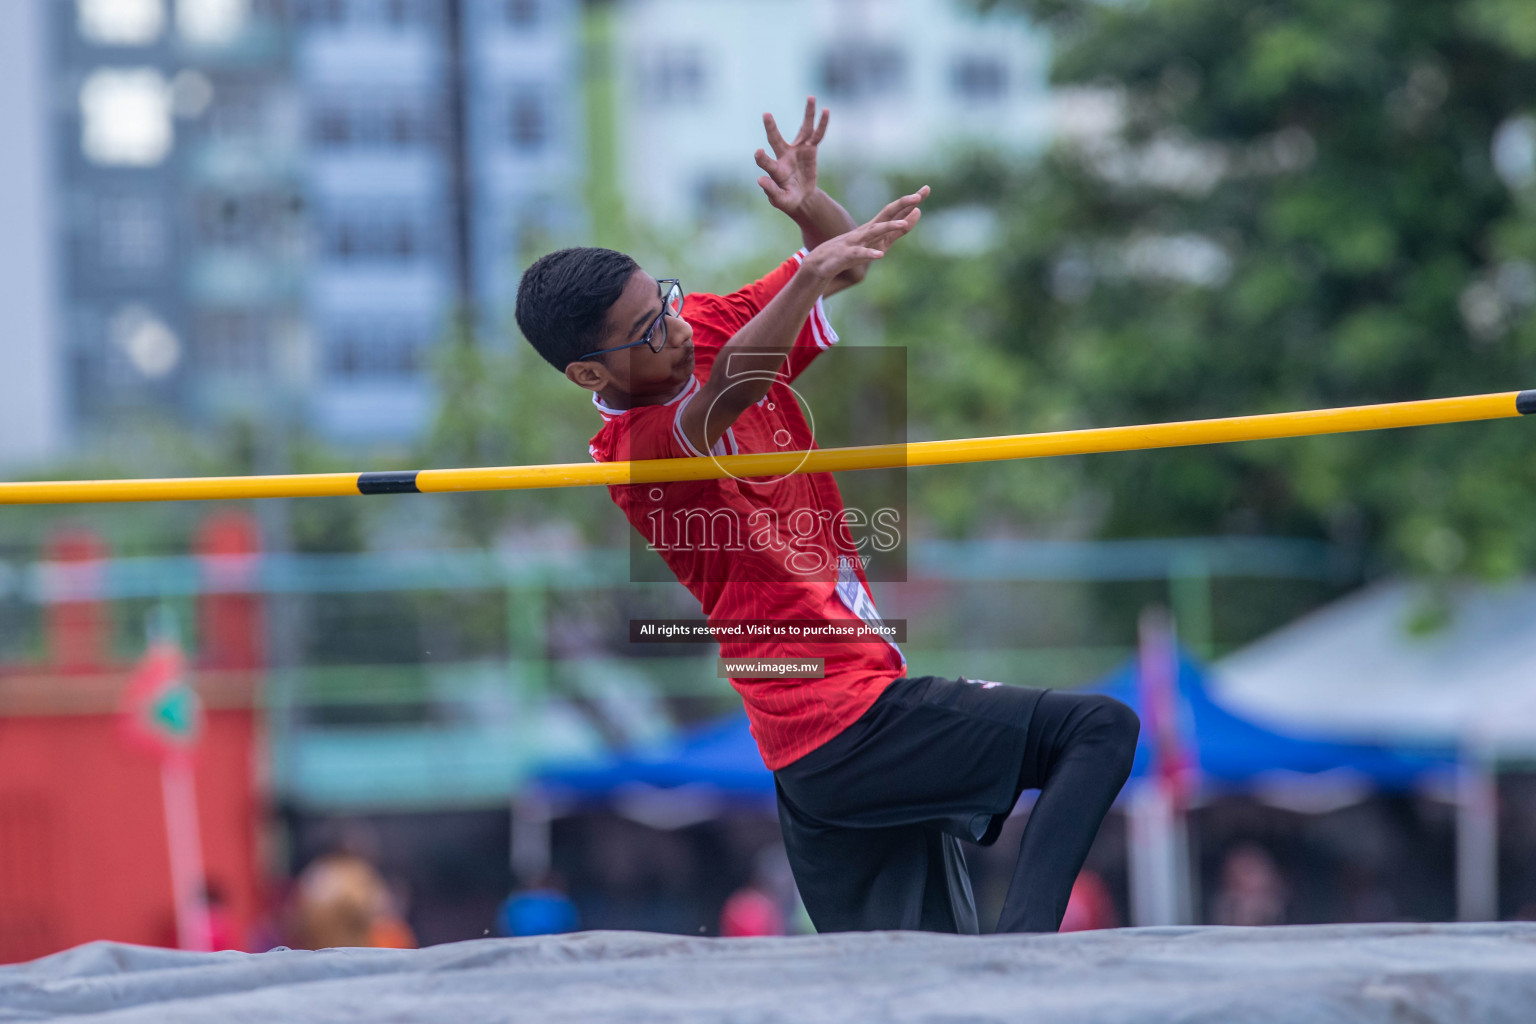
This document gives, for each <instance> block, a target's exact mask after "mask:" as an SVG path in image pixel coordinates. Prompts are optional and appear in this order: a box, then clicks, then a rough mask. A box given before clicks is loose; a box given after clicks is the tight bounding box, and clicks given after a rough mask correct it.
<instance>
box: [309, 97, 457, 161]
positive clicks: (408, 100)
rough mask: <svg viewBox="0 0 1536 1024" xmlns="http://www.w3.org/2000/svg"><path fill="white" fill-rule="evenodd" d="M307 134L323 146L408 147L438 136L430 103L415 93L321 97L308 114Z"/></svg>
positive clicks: (427, 142) (429, 140) (426, 143)
mask: <svg viewBox="0 0 1536 1024" xmlns="http://www.w3.org/2000/svg"><path fill="white" fill-rule="evenodd" d="M310 134H311V137H312V138H313V139H314V140H315V141H316V142H318V143H320V144H322V145H325V146H332V147H337V148H343V147H348V146H385V147H389V148H396V149H408V148H412V147H415V146H421V145H428V144H431V143H432V142H434V141H436V139H437V128H436V125H435V124H434V118H433V117H432V105H431V104H430V103H429V102H428V101H426V100H424V99H423V98H421V97H416V96H383V97H375V98H372V99H370V100H369V101H368V102H366V103H356V102H348V101H346V100H341V99H330V100H322V101H320V103H319V104H318V105H317V106H316V108H315V110H314V113H313V114H312V115H311V118H310Z"/></svg>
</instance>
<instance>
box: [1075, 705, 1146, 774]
mask: <svg viewBox="0 0 1536 1024" xmlns="http://www.w3.org/2000/svg"><path fill="white" fill-rule="evenodd" d="M1088 721H1089V722H1091V724H1092V729H1091V735H1092V736H1093V738H1094V740H1095V741H1096V742H1097V743H1099V744H1101V745H1102V746H1104V747H1105V748H1107V749H1106V753H1107V754H1108V755H1109V756H1110V757H1112V758H1114V760H1115V763H1116V764H1118V765H1120V766H1121V767H1122V768H1123V769H1124V771H1125V773H1126V774H1130V770H1131V762H1132V761H1133V760H1134V759H1135V757H1136V739H1137V737H1139V736H1140V735H1141V718H1140V717H1139V716H1138V715H1137V714H1136V712H1135V711H1133V710H1131V708H1130V706H1129V705H1127V704H1125V703H1123V702H1122V701H1118V700H1116V699H1115V698H1113V697H1104V696H1099V697H1097V698H1096V700H1095V704H1094V707H1093V708H1092V709H1091V710H1090V711H1089V714H1088Z"/></svg>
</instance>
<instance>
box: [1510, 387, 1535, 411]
mask: <svg viewBox="0 0 1536 1024" xmlns="http://www.w3.org/2000/svg"><path fill="white" fill-rule="evenodd" d="M1515 411H1516V412H1518V413H1519V414H1520V415H1522V416H1529V415H1530V414H1531V413H1533V412H1536V389H1532V390H1530V391H1522V392H1520V393H1519V394H1518V395H1516V396H1515Z"/></svg>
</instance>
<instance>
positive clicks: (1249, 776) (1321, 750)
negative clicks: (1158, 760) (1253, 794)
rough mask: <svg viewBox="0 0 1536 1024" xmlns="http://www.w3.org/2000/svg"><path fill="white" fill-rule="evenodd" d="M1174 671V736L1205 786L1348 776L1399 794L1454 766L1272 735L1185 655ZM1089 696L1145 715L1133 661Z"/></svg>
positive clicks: (1144, 744)
mask: <svg viewBox="0 0 1536 1024" xmlns="http://www.w3.org/2000/svg"><path fill="white" fill-rule="evenodd" d="M1178 664H1179V671H1178V682H1177V694H1178V710H1179V714H1180V721H1179V734H1180V736H1181V737H1182V740H1183V743H1184V744H1185V747H1186V749H1188V750H1190V751H1192V752H1193V754H1194V759H1195V762H1196V763H1197V764H1198V765H1199V767H1200V774H1201V777H1202V778H1203V780H1204V781H1205V782H1206V783H1207V784H1212V785H1216V786H1220V787H1223V788H1228V787H1230V788H1243V787H1246V786H1248V785H1250V784H1251V783H1253V782H1254V781H1255V780H1258V779H1275V778H1278V777H1281V776H1288V777H1289V778H1290V779H1291V780H1292V781H1296V782H1302V781H1305V779H1306V777H1308V776H1311V777H1317V778H1320V777H1323V776H1324V775H1325V774H1326V775H1327V776H1328V777H1330V778H1337V777H1338V776H1340V775H1343V774H1348V775H1351V776H1354V777H1356V778H1358V779H1360V780H1362V781H1365V782H1369V783H1370V784H1371V785H1373V786H1375V787H1376V788H1380V789H1389V790H1400V789H1405V788H1409V787H1411V786H1413V785H1414V784H1415V783H1417V782H1419V781H1421V780H1423V779H1425V778H1426V777H1428V776H1430V775H1433V774H1438V773H1443V772H1445V771H1448V770H1449V769H1450V768H1451V766H1452V765H1453V764H1454V752H1453V751H1451V750H1449V749H1447V750H1426V749H1420V750H1408V749H1399V748H1393V747H1386V746H1381V745H1378V744H1373V743H1350V742H1345V741H1339V740H1335V739H1329V738H1325V737H1315V736H1314V737H1309V736H1301V735H1295V734H1289V733H1282V732H1276V731H1274V730H1272V729H1269V728H1267V727H1265V726H1263V725H1259V724H1258V723H1256V722H1253V721H1250V720H1249V719H1246V718H1243V717H1241V716H1239V715H1237V714H1234V713H1233V712H1231V711H1229V710H1227V708H1225V707H1224V706H1222V705H1221V704H1218V703H1216V701H1215V700H1214V699H1212V697H1211V694H1210V689H1209V687H1208V686H1207V683H1206V681H1207V678H1208V676H1207V674H1206V671H1205V669H1204V667H1203V666H1201V665H1200V664H1199V663H1198V662H1196V661H1195V660H1194V659H1193V658H1191V657H1189V655H1188V654H1187V653H1186V652H1184V651H1180V652H1179V661H1178ZM1087 689H1088V690H1091V691H1093V692H1095V693H1102V694H1106V695H1107V696H1111V697H1114V698H1116V699H1117V700H1121V701H1124V702H1125V703H1126V704H1129V705H1130V706H1131V707H1132V708H1135V709H1136V711H1137V713H1138V714H1142V710H1143V709H1142V697H1141V686H1140V668H1139V664H1138V661H1137V659H1135V658H1132V659H1130V660H1129V661H1127V662H1126V663H1125V664H1123V665H1121V666H1120V667H1119V668H1118V669H1116V670H1115V671H1114V672H1112V673H1110V674H1109V675H1108V676H1106V677H1105V678H1103V679H1102V680H1100V681H1099V682H1097V683H1095V684H1093V685H1092V686H1089V687H1087ZM1143 717H1145V716H1144V715H1143ZM1148 733H1149V730H1147V729H1146V728H1143V729H1142V733H1141V740H1140V742H1139V743H1138V744H1137V747H1136V761H1135V764H1134V767H1133V768H1132V769H1131V775H1132V778H1135V777H1137V776H1140V775H1144V774H1146V773H1147V771H1148V770H1149V769H1150V765H1151V760H1152V758H1151V748H1150V740H1151V737H1150V736H1149V735H1148Z"/></svg>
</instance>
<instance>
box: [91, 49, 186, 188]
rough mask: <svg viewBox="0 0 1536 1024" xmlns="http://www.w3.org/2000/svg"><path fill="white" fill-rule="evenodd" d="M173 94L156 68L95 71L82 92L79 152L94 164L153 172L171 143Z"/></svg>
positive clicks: (99, 69)
mask: <svg viewBox="0 0 1536 1024" xmlns="http://www.w3.org/2000/svg"><path fill="white" fill-rule="evenodd" d="M172 131H173V129H172V127H171V91H170V88H169V87H168V86H167V84H166V81H165V78H164V76H162V75H161V74H160V72H158V71H156V70H155V69H154V68H97V69H96V70H95V71H92V72H91V73H90V74H89V75H86V76H85V81H84V82H83V83H82V84H81V86H80V147H81V149H83V150H84V151H85V155H86V157H87V158H88V159H89V160H91V161H92V162H93V163H98V164H108V165H118V166H129V167H152V166H154V165H155V164H158V163H160V161H162V160H164V159H165V157H166V155H167V154H168V153H169V152H170V151H171V144H172V142H173V141H174V137H173V134H172Z"/></svg>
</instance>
